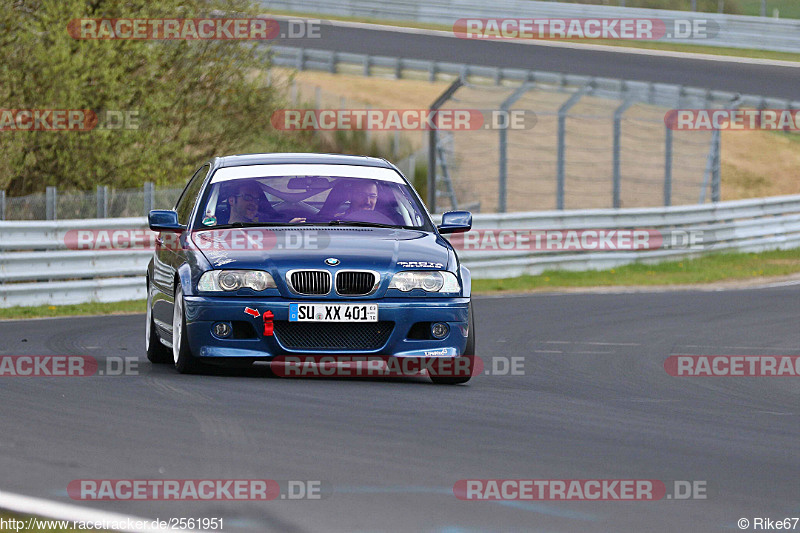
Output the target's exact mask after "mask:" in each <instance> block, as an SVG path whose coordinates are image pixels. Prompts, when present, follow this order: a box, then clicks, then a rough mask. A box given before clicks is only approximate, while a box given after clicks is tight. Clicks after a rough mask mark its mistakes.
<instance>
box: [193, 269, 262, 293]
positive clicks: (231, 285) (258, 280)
mask: <svg viewBox="0 0 800 533" xmlns="http://www.w3.org/2000/svg"><path fill="white" fill-rule="evenodd" d="M242 287H247V288H248V289H253V290H254V291H263V290H266V289H274V288H276V285H275V280H274V279H272V276H270V275H269V274H268V273H267V272H264V271H262V270H209V271H208V272H206V273H205V274H203V275H202V276H201V277H200V281H199V282H198V284H197V290H198V291H204V292H219V291H227V292H231V291H238V290H239V289H241V288H242Z"/></svg>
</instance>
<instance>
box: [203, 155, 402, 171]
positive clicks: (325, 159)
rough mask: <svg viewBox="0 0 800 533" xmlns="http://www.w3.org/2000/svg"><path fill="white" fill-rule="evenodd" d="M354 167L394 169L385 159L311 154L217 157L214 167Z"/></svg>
mask: <svg viewBox="0 0 800 533" xmlns="http://www.w3.org/2000/svg"><path fill="white" fill-rule="evenodd" d="M272 164H275V165H287V164H290V165H291V164H298V165H302V164H316V165H355V166H365V167H381V168H394V166H393V165H392V164H391V163H389V162H388V161H386V160H385V159H379V158H377V157H366V156H359V155H343V154H313V153H272V154H239V155H229V156H225V157H218V158H216V159H215V160H214V165H213V166H214V167H216V168H221V167H240V166H248V165H272Z"/></svg>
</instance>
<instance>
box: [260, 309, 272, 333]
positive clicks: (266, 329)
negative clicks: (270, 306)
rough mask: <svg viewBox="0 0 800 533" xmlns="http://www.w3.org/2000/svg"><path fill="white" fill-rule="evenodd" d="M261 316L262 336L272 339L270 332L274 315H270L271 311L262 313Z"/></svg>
mask: <svg viewBox="0 0 800 533" xmlns="http://www.w3.org/2000/svg"><path fill="white" fill-rule="evenodd" d="M262 316H263V317H264V336H265V337H272V331H273V324H272V318H273V317H274V316H275V315H273V314H272V311H264V314H263V315H262Z"/></svg>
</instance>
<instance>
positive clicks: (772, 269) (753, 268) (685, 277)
mask: <svg viewBox="0 0 800 533" xmlns="http://www.w3.org/2000/svg"><path fill="white" fill-rule="evenodd" d="M797 273H800V248H796V249H794V250H775V251H772V252H763V253H759V254H750V253H717V254H710V255H707V256H704V257H700V258H697V259H684V260H681V261H669V262H664V263H659V264H655V265H646V264H643V263H634V264H630V265H625V266H621V267H618V268H612V269H610V270H600V271H594V270H592V271H587V272H567V271H561V270H559V271H546V272H544V273H542V274H540V275H538V276H520V277H518V278H507V279H476V280H472V292H474V293H476V294H482V293H496V292H527V291H535V290H550V289H564V288H571V287H628V286H656V285H666V286H669V285H693V284H701V283H714V282H720V281H733V280H740V281H752V280H756V279H758V278H770V277H777V276H787V275H790V274H797ZM145 306H146V301H145V300H131V301H126V302H111V303H86V304H75V305H59V306H54V305H40V306H37V307H9V308H6V309H0V320H2V319H6V320H9V319H18V318H46V317H58V316H81V315H115V314H136V313H144V312H145Z"/></svg>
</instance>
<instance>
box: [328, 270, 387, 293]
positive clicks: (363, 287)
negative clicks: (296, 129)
mask: <svg viewBox="0 0 800 533" xmlns="http://www.w3.org/2000/svg"><path fill="white" fill-rule="evenodd" d="M377 281H378V279H377V276H376V275H375V274H374V273H373V272H361V271H352V270H340V271H339V272H337V273H336V292H338V293H339V294H342V295H347V296H364V295H367V294H370V293H372V291H373V289H374V288H375V285H376V282H377Z"/></svg>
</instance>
